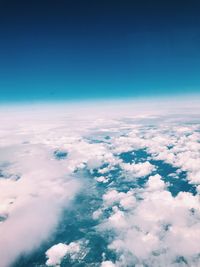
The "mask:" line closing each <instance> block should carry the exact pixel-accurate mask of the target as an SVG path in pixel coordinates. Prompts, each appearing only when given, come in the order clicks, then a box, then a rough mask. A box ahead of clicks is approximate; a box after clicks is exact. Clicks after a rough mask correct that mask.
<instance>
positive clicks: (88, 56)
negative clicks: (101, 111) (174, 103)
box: [0, 0, 200, 103]
mask: <svg viewBox="0 0 200 267" xmlns="http://www.w3.org/2000/svg"><path fill="white" fill-rule="evenodd" d="M199 14H200V2H199V1H198V0H191V1H185V0H183V1H178V0H174V1H172V0H168V1H165V0H164V1H155V0H153V1H145V0H141V1H134V0H132V1H127V0H124V1H116V0H115V1H112V0H101V1H99V0H96V1H89V0H85V1H82V0H74V1H72V0H57V1H52V0H42V1H41V0H40V1H39V0H29V1H25V0H24V1H23V0H18V1H17V0H1V1H0V102H6V103H7V102H13V101H17V102H18V101H25V102H26V101H38V100H39V101H40V100H42V101H43V100H44V101H49V100H53V101H57V100H88V99H114V98H118V99H121V98H123V97H124V98H137V97H149V96H151V97H152V96H153V97H154V96H163V95H167V96H174V95H177V94H178V95H180V94H185V93H187V94H197V93H199V92H200V76H199V72H200V50H199V47H200V16H199Z"/></svg>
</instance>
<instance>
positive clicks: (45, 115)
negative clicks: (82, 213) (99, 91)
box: [0, 102, 200, 267]
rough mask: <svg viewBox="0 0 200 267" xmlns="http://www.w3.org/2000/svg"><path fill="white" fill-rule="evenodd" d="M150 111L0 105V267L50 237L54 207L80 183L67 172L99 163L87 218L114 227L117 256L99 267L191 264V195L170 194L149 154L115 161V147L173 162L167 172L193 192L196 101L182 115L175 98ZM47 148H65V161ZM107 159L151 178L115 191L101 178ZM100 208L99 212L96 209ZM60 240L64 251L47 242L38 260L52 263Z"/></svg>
mask: <svg viewBox="0 0 200 267" xmlns="http://www.w3.org/2000/svg"><path fill="white" fill-rule="evenodd" d="M164 104H165V103H164ZM141 105H142V108H141ZM159 107H160V108H156V109H155V108H154V105H153V104H152V103H151V104H149V105H148V103H146V102H145V104H144V103H141V102H140V103H138V104H137V103H129V104H126V103H125V104H124V105H122V104H119V103H118V104H117V105H107V107H105V106H100V105H99V107H78V106H73V107H72V106H70V105H69V107H65V106H64V105H61V106H57V107H53V106H44V105H41V106H31V107H21V108H16V107H15V108H13V107H12V108H8V107H7V108H4V109H3V108H1V110H0V113H1V116H0V125H1V127H0V169H2V170H3V171H2V174H4V175H5V176H6V178H5V177H4V178H3V177H2V178H0V191H1V194H0V216H1V217H3V218H5V220H3V221H1V222H0V236H1V238H0V258H1V266H2V267H8V266H9V265H10V264H12V263H13V262H14V261H15V260H16V259H17V257H18V256H20V255H21V254H23V253H29V252H31V251H32V250H33V249H37V248H38V247H39V246H40V245H41V243H42V242H43V241H45V240H46V239H47V238H48V237H49V235H50V234H53V233H54V231H55V229H56V226H57V224H58V223H59V220H60V219H61V214H62V211H63V210H64V209H67V208H68V206H69V205H70V203H72V202H71V200H73V199H74V197H75V195H76V194H77V193H78V191H79V190H80V189H81V188H82V189H83V190H84V189H85V188H84V186H85V184H84V180H82V179H80V178H81V177H79V178H77V177H76V176H75V175H74V173H73V172H74V171H75V170H77V169H84V168H87V169H88V170H89V171H90V172H91V173H92V172H93V170H94V169H95V168H99V167H102V166H103V164H107V165H106V167H105V168H102V169H99V170H98V173H99V174H102V175H103V176H101V177H98V178H96V181H97V183H102V184H103V186H104V183H105V182H106V186H107V187H106V191H105V192H104V193H103V197H102V198H103V205H102V207H98V209H97V211H96V212H94V213H93V218H94V219H98V220H100V221H101V220H102V225H103V227H102V229H105V228H106V227H109V229H112V230H113V231H114V232H115V238H114V239H113V241H112V242H111V243H110V246H109V247H110V248H112V249H114V250H115V251H117V253H118V254H117V255H118V256H119V257H118V261H117V262H115V263H112V262H110V261H104V262H102V264H111V265H102V266H120V267H121V266H123V267H124V266H128V265H129V266H131V264H132V263H133V262H134V264H135V265H137V266H140V265H142V264H146V263H148V264H149V265H150V266H159V264H160V266H171V265H173V264H174V266H176V263H174V260H175V258H176V257H177V256H179V254H182V255H183V256H184V257H185V258H186V260H187V262H188V264H189V265H190V266H192V265H193V262H195V264H196V261H197V260H195V257H196V259H198V258H197V254H198V253H199V252H200V251H199V245H198V244H199V242H198V236H199V235H200V232H199V229H200V225H199V209H200V206H199V194H198V195H196V196H193V195H192V194H191V193H186V192H182V193H179V194H178V195H177V196H176V197H172V195H171V194H170V192H169V191H168V190H167V187H166V185H165V183H164V182H163V180H162V178H161V177H160V176H159V175H151V174H152V172H153V171H156V168H155V166H153V165H152V164H151V163H150V162H149V161H148V160H149V159H146V161H145V162H139V163H134V162H133V163H124V162H122V160H120V159H119V157H118V156H119V153H121V152H127V151H132V150H137V149H146V151H147V152H148V153H150V154H151V155H150V157H151V158H153V159H156V160H163V161H165V162H167V163H169V164H171V165H172V166H175V167H177V168H178V169H179V173H178V172H177V175H179V174H180V172H181V171H186V172H187V179H188V181H189V182H190V183H193V184H195V185H197V190H198V192H199V191H200V190H199V184H200V167H199V166H200V161H199V159H200V143H199V140H200V131H199V130H200V127H199V123H197V122H198V121H197V119H198V116H199V106H197V105H196V106H193V105H191V106H190V107H188V109H187V110H186V111H185V110H184V108H185V103H183V104H181V105H180V106H179V107H177V106H173V107H172V109H171V111H170V112H169V111H168V107H169V106H168V103H167V104H165V105H163V103H162V104H159ZM161 107H162V109H161ZM179 114H182V115H179ZM188 122H189V123H188ZM192 122H193V123H192ZM152 125H153V126H152ZM105 135H109V136H110V139H109V140H107V141H106V142H99V143H98V142H97V143H95V142H93V143H92V142H89V141H88V140H89V138H91V137H95V138H97V139H98V136H100V137H101V140H104V139H103V138H104V136H105ZM102 136H103V137H102ZM56 149H60V150H63V151H67V153H68V154H67V157H66V159H63V160H62V161H58V160H56V159H55V157H54V151H55V150H56ZM117 165H119V166H120V167H121V168H122V170H123V172H122V175H124V174H125V176H126V177H125V178H129V179H130V178H133V180H134V178H137V179H138V178H140V177H142V176H147V175H151V176H150V177H149V180H148V182H147V184H146V185H145V187H144V188H143V189H141V188H139V189H138V188H130V189H129V191H128V192H126V193H125V192H121V191H120V189H119V187H118V188H117V187H116V188H115V183H116V182H118V183H120V179H119V180H118V177H116V181H114V180H113V181H111V180H112V179H110V177H107V174H106V173H107V172H109V171H110V170H113V169H114V168H115V167H116V166H117ZM17 177H19V178H20V179H17ZM125 180H126V179H125ZM94 181H95V180H94ZM107 188H108V189H107ZM94 190H95V189H94ZM107 208H109V209H110V210H111V213H110V214H109V216H108V215H106V214H104V212H105V210H106V209H107ZM44 214H45V216H44ZM106 216H108V218H107V219H105V217H106ZM99 228H101V225H100V226H99ZM133 241H134V242H133ZM66 246H67V249H69V247H68V246H69V245H66V244H59V247H57V249H55V247H54V249H55V250H51V249H53V248H51V249H50V250H49V251H50V252H49V253H50V254H47V255H49V256H48V261H50V262H49V263H48V264H51V261H52V262H53V261H54V262H56V261H57V263H55V264H57V265H58V264H59V261H60V260H61V258H62V257H63V256H65V255H66V251H67V249H66ZM52 251H53V252H52ZM130 255H131V257H130ZM156 255H157V256H156ZM112 264H114V265H112ZM197 266H198V265H197Z"/></svg>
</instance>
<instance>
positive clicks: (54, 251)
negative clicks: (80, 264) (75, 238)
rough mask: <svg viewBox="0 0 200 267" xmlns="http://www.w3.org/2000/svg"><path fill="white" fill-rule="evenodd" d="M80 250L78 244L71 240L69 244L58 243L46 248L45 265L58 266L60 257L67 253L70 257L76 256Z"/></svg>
mask: <svg viewBox="0 0 200 267" xmlns="http://www.w3.org/2000/svg"><path fill="white" fill-rule="evenodd" d="M79 251H80V244H79V243H75V242H71V243H70V244H69V245H66V244H63V243H59V244H56V245H54V246H53V247H51V248H50V249H48V250H47V252H46V256H47V258H48V260H47V261H46V265H47V266H60V263H61V261H62V259H63V258H64V257H65V256H66V255H69V256H71V257H72V258H76V255H78V253H79Z"/></svg>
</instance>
